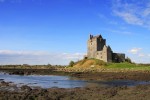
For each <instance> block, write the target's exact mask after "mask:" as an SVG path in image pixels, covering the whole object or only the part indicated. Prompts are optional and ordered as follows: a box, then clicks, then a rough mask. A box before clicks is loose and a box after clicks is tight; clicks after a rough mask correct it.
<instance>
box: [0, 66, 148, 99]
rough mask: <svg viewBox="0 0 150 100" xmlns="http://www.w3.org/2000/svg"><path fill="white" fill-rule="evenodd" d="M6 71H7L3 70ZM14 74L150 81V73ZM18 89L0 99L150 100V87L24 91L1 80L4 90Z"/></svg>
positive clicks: (49, 71)
mask: <svg viewBox="0 0 150 100" xmlns="http://www.w3.org/2000/svg"><path fill="white" fill-rule="evenodd" d="M3 71H4V70H3ZM5 71H6V72H9V73H10V74H22V75H23V74H47V75H70V76H73V77H76V78H79V79H86V80H117V79H126V80H143V81H150V77H149V76H150V73H149V72H117V73H115V72H93V73H90V72H85V73H84V72H83V73H81V72H70V73H69V72H57V71H52V70H47V69H46V70H21V69H20V70H19V69H16V70H5ZM9 86H11V87H14V88H15V89H14V91H6V90H1V91H0V100H149V98H150V85H138V86H132V87H129V86H113V87H112V86H111V87H110V86H101V85H99V86H97V85H89V86H86V87H82V88H69V89H64V88H49V89H42V88H34V89H33V88H31V87H28V86H22V87H20V88H18V87H16V86H15V85H12V84H11V83H7V82H4V81H1V83H0V87H9Z"/></svg>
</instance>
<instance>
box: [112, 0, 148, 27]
mask: <svg viewBox="0 0 150 100" xmlns="http://www.w3.org/2000/svg"><path fill="white" fill-rule="evenodd" d="M112 9H113V13H114V14H115V15H116V16H118V17H120V18H122V19H123V20H124V21H125V22H127V23H128V24H133V25H139V26H143V27H146V28H150V1H149V0H139V1H138V0H131V1H130V0H114V2H113V7H112Z"/></svg>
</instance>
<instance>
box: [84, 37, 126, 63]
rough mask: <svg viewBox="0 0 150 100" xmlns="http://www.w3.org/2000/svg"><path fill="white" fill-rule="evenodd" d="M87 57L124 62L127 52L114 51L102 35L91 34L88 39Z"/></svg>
mask: <svg viewBox="0 0 150 100" xmlns="http://www.w3.org/2000/svg"><path fill="white" fill-rule="evenodd" d="M87 45H88V51H87V58H96V59H100V60H103V61H105V62H124V61H125V54H123V53H113V51H112V50H111V47H110V46H106V39H103V37H102V36H101V35H98V36H93V35H90V38H89V40H88V43H87Z"/></svg>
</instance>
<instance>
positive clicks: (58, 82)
mask: <svg viewBox="0 0 150 100" xmlns="http://www.w3.org/2000/svg"><path fill="white" fill-rule="evenodd" d="M0 79H4V81H6V82H13V83H15V84H17V86H22V85H28V86H40V87H42V88H51V87H58V88H75V87H83V86H85V84H86V81H83V80H73V79H71V78H70V77H69V76H54V75H9V74H4V73H0Z"/></svg>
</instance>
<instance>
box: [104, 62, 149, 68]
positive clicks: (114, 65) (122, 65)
mask: <svg viewBox="0 0 150 100" xmlns="http://www.w3.org/2000/svg"><path fill="white" fill-rule="evenodd" d="M105 67H106V68H110V69H129V70H130V69H131V70H150V66H144V65H138V64H132V63H127V62H123V63H109V64H108V65H107V66H105Z"/></svg>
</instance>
